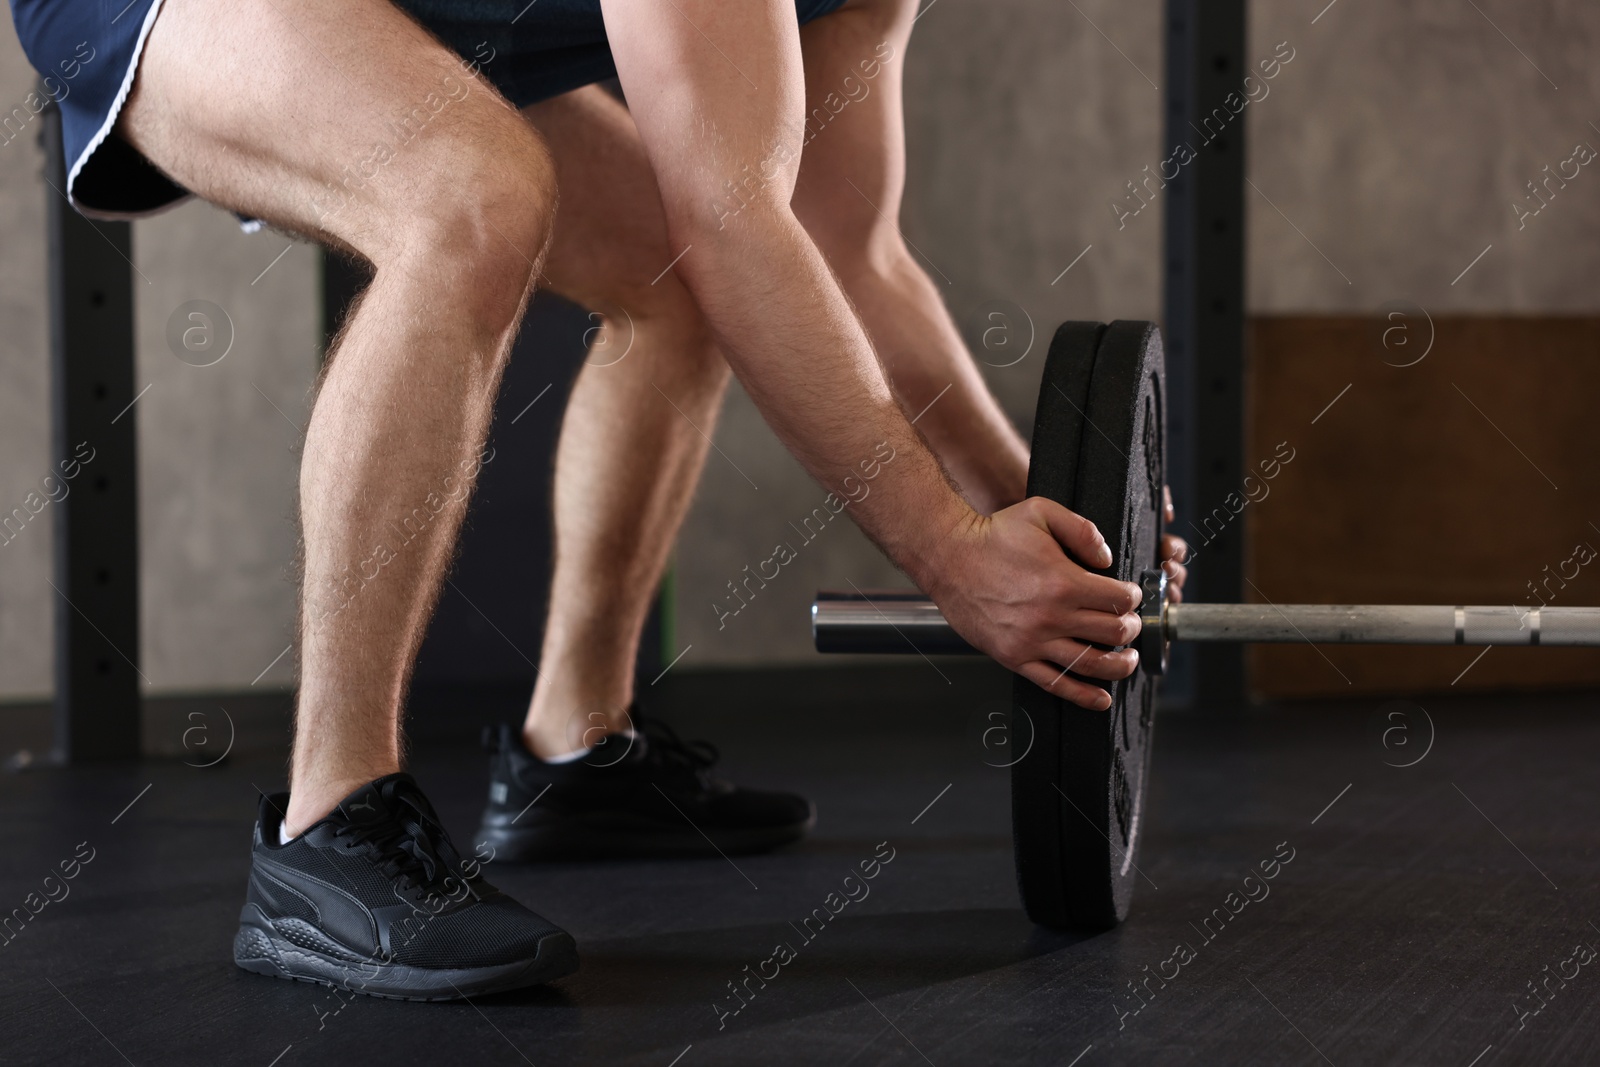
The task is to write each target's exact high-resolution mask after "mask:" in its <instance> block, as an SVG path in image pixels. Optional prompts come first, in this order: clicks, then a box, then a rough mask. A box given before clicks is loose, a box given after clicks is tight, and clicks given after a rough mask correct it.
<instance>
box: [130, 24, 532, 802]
mask: <svg viewBox="0 0 1600 1067" xmlns="http://www.w3.org/2000/svg"><path fill="white" fill-rule="evenodd" d="M319 87H322V88H326V87H337V90H338V91H337V92H336V93H332V94H329V93H327V92H322V91H320V90H319ZM120 130H121V132H122V133H123V135H124V136H125V137H126V138H127V139H128V140H130V141H131V142H132V143H133V144H134V145H136V146H137V147H138V148H139V149H140V150H141V151H143V152H144V153H145V154H146V155H147V156H149V157H150V159H151V160H153V161H154V162H155V163H156V164H157V165H158V166H160V167H161V168H162V169H164V170H166V171H167V172H168V173H169V174H171V175H172V176H173V177H174V178H176V179H177V180H178V181H180V182H181V183H183V184H184V185H185V186H187V187H188V188H190V189H192V190H194V191H195V192H196V193H198V194H200V195H201V196H202V197H204V198H206V199H208V200H211V201H213V202H215V203H218V204H221V205H224V206H227V207H230V208H234V209H236V210H239V211H241V212H247V213H250V214H254V215H257V216H260V217H262V218H265V219H267V220H268V221H270V222H272V223H274V224H276V225H280V226H283V227H285V228H287V229H291V230H294V231H297V232H300V233H304V234H307V235H310V236H313V237H315V238H317V239H319V240H321V241H323V242H325V243H329V244H333V245H336V246H339V247H343V248H346V249H349V250H351V251H353V252H354V253H356V254H358V255H360V256H362V257H363V258H365V259H367V260H368V261H370V262H371V263H372V264H373V265H374V267H375V268H376V272H375V278H374V281H373V283H372V285H371V286H370V288H369V289H368V290H367V292H366V294H365V295H364V297H363V298H362V300H361V302H360V306H359V307H358V308H357V309H356V311H355V312H354V313H353V314H352V316H351V318H350V320H349V321H348V323H347V325H346V328H345V329H344V331H343V333H342V336H341V338H340V340H339V343H338V346H337V350H336V352H335V353H334V354H333V356H332V358H331V359H330V361H329V366H328V368H327V371H326V373H325V374H324V376H323V380H322V383H321V389H320V393H319V396H318V398H317V402H316V405H315V408H314V410H313V412H312V416H311V422H310V426H309V428H308V430H307V434H306V443H305V452H304V458H303V460H302V463H301V477H300V497H301V501H300V507H301V518H302V522H303V524H304V538H305V550H304V555H305V575H304V582H305V588H304V591H303V595H302V610H301V683H300V694H299V703H298V709H297V715H296V736H295V748H294V761H293V771H292V774H293V784H294V789H293V792H292V797H291V801H290V809H289V812H288V818H287V820H286V827H287V829H288V831H289V832H290V833H291V834H293V833H296V832H298V831H299V830H300V829H303V828H304V827H306V826H307V825H308V824H310V823H311V822H313V821H315V820H316V819H317V818H319V817H320V816H322V815H323V814H325V813H327V812H328V811H329V810H330V809H331V808H332V807H333V806H334V805H335V804H336V803H337V802H338V801H339V800H340V799H341V798H342V797H343V796H345V795H346V794H348V793H349V792H350V791H351V790H352V789H354V788H356V787H358V786H360V785H362V784H364V783H366V782H368V781H370V780H371V779H373V778H376V777H379V776H381V775H384V774H387V773H390V772H393V771H396V770H398V769H399V766H400V758H401V746H400V739H399V728H398V719H399V712H400V702H401V699H402V695H403V693H404V690H405V686H406V681H407V676H408V673H409V670H410V667H411V662H412V659H413V657H414V655H415V652H416V648H417V645H418V642H419V641H420V638H421V635H422V631H423V626H424V624H425V622H426V620H427V618H428V615H429V613H430V611H431V610H432V606H433V603H434V601H435V599H436V596H437V592H438V587H439V584H440V581H441V577H442V573H443V568H444V566H445V563H446V558H447V555H448V553H449V549H450V546H451V544H452V543H453V541H454V538H455V535H456V531H457V528H458V526H459V524H460V521H461V516H462V513H463V511H464V509H465V506H466V497H467V494H468V492H469V491H470V488H471V485H472V482H473V476H474V475H475V473H476V466H475V459H476V457H477V455H478V452H479V450H480V449H481V447H482V444H483V439H484V436H485V433H486V429H487V425H488V420H489V416H490V411H491V407H492V402H493V396H494V392H495V389H496V386H497V383H498V380H499V376H500V371H501V368H502V366H503V364H504V359H505V356H506V351H507V348H508V345H509V343H510V340H511V338H512V336H513V334H514V331H515V327H516V324H517V321H518V319H519V317H520V315H521V312H522V308H523V305H524V303H525V300H526V294H527V291H528V288H529V284H530V281H531V279H532V277H533V275H534V272H535V263H536V262H537V261H538V260H539V259H540V257H541V255H542V253H543V250H544V246H545V244H546V242H547V239H548V233H549V222H550V217H551V212H552V210H553V205H554V198H555V187H554V180H553V173H552V170H551V167H550V164H549V161H548V157H547V156H546V154H545V152H544V149H543V146H542V145H541V143H540V142H539V139H538V136H537V135H536V134H535V133H534V132H533V131H532V130H531V129H530V128H529V127H528V126H527V124H526V123H524V122H522V121H521V120H520V119H519V118H518V116H517V115H516V113H515V112H514V111H513V110H512V109H511V108H510V106H509V105H508V104H506V103H505V102H504V100H503V99H502V98H500V97H499V96H498V95H497V94H496V93H495V92H494V91H493V90H492V89H491V88H489V87H488V85H487V84H486V83H484V82H482V81H477V80H474V79H473V78H471V77H470V76H469V75H468V74H466V73H465V72H464V71H463V69H462V68H461V66H460V63H459V61H458V59H457V58H456V57H455V56H454V55H453V54H451V53H450V52H448V51H447V50H446V49H444V48H443V47H442V46H440V45H439V44H438V43H437V42H435V41H434V40H432V39H431V38H429V37H428V36H427V35H426V34H425V33H423V32H422V31H421V30H420V29H419V28H417V27H416V25H415V24H413V23H412V22H411V21H409V20H408V19H407V18H405V17H404V16H403V15H402V14H400V13H399V12H398V11H397V10H396V9H395V8H394V7H393V6H391V5H390V4H388V3H386V2H383V0H317V2H311V0H239V2H238V3H230V4H224V5H216V4H206V3H202V2H200V0H167V2H166V4H165V6H164V7H163V8H162V11H161V14H160V16H159V17H158V19H157V21H156V23H155V27H154V29H153V30H152V32H151V34H150V37H149V40H148V42H147V44H146V47H145V50H144V56H143V59H142V61H141V64H140V74H139V77H138V79H137V82H136V86H135V91H134V93H133V95H132V97H131V98H130V100H129V102H128V105H127V107H126V108H125V109H124V111H123V116H122V120H121V124H120ZM379 146H385V147H387V149H388V151H387V152H386V153H384V154H383V158H382V159H381V160H377V161H375V156H374V149H375V148H377V147H379ZM347 181H348V184H345V183H346V182H347ZM408 522H409V523H410V529H409V530H408V532H407V534H405V535H397V533H396V528H397V527H404V526H405V524H407V523H408Z"/></svg>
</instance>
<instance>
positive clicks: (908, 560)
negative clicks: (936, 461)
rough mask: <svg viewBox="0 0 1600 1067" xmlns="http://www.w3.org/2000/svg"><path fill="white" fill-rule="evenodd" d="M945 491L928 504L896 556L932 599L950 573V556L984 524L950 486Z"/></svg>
mask: <svg viewBox="0 0 1600 1067" xmlns="http://www.w3.org/2000/svg"><path fill="white" fill-rule="evenodd" d="M942 488H944V489H945V492H943V493H940V494H939V498H938V499H937V500H936V501H930V502H929V504H930V506H928V507H927V508H925V509H924V510H923V511H922V513H921V514H920V515H919V517H918V520H917V521H916V523H915V524H914V526H913V527H912V528H911V534H910V536H909V537H908V539H907V540H906V541H905V542H904V544H903V546H902V547H901V549H900V551H898V552H896V553H894V555H895V556H896V559H895V562H896V563H898V564H900V567H901V569H902V570H904V571H905V572H906V574H907V576H909V577H910V578H911V580H912V582H914V583H915V584H916V586H917V588H919V589H921V590H922V591H923V592H924V593H927V594H929V595H930V596H932V595H933V594H934V589H935V587H936V586H938V585H940V584H941V583H942V582H943V580H944V578H945V576H947V575H948V574H950V573H951V570H952V565H951V562H950V557H951V554H952V553H953V552H954V551H956V550H958V549H959V548H960V547H961V546H962V545H963V544H965V542H966V536H965V535H966V534H967V532H968V531H969V530H971V529H972V527H973V526H974V525H975V524H978V523H981V522H983V521H985V520H984V516H983V515H982V514H981V513H979V512H978V511H976V510H974V509H973V507H972V506H971V505H970V504H968V503H967V501H966V499H965V498H964V497H962V496H961V494H960V493H957V492H956V491H955V490H954V489H951V488H949V487H948V486H943V487H942Z"/></svg>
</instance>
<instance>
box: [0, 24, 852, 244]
mask: <svg viewBox="0 0 1600 1067" xmlns="http://www.w3.org/2000/svg"><path fill="white" fill-rule="evenodd" d="M729 2H730V3H739V2H740V0H729ZM844 2H845V0H795V11H796V13H797V14H798V15H799V17H800V21H801V22H802V23H804V22H809V21H810V20H812V19H814V18H817V17H818V16H821V15H825V14H827V13H828V12H830V11H834V10H837V9H838V8H839V7H840V6H842V5H843V4H844ZM398 6H400V7H401V8H402V9H404V10H406V11H408V12H410V13H411V15H412V16H413V17H415V18H416V19H417V20H418V21H419V22H421V23H422V24H423V25H424V26H426V27H427V28H428V29H429V30H430V31H432V32H433V33H434V34H436V35H437V36H438V37H439V38H440V40H442V41H443V42H444V43H445V44H446V45H448V46H449V47H450V48H452V49H454V50H455V51H456V53H457V54H458V55H460V56H461V57H462V59H464V60H467V61H470V62H473V63H476V64H477V65H478V66H479V69H480V71H481V73H482V74H483V76H485V77H487V78H488V79H489V80H490V81H491V82H493V83H494V85H495V87H496V88H497V89H499V90H500V92H502V93H504V94H505V96H506V98H507V99H509V100H510V101H511V102H512V103H513V104H515V105H516V106H517V107H524V106H526V105H528V104H531V103H534V102H535V101H537V100H546V99H549V98H550V97H552V96H558V95H560V94H561V93H565V92H568V91H570V90H572V89H576V88H578V87H580V86H583V85H590V84H593V83H594V82H598V81H604V80H606V79H607V78H612V77H615V76H616V73H617V68H616V63H615V62H614V61H613V59H612V58H611V46H610V45H609V44H608V43H607V42H606V30H605V22H604V20H603V19H602V18H601V15H600V0H398ZM160 8H161V0H131V2H130V0H11V17H12V20H13V21H14V22H15V23H16V28H17V37H18V38H19V39H20V40H21V41H22V48H23V51H24V52H26V53H27V55H28V61H29V62H30V63H32V64H33V68H34V70H36V71H38V72H39V74H40V76H41V77H42V78H43V79H44V90H43V92H42V93H33V94H29V96H28V98H27V101H26V102H25V104H24V105H23V107H24V108H25V109H26V110H27V111H28V112H30V113H31V114H37V113H38V111H39V109H41V108H42V107H43V106H44V104H45V103H46V99H45V97H46V95H48V97H49V98H51V99H54V100H56V101H57V102H58V103H59V104H60V107H61V122H62V132H63V138H62V139H63V141H64V143H65V145H66V155H67V197H68V199H69V200H71V202H72V206H73V207H75V208H77V209H78V210H79V211H81V212H83V213H84V214H85V215H91V216H95V217H98V218H113V219H126V218H136V217H138V216H141V215H149V214H152V213H154V212H156V211H159V210H161V209H163V208H166V207H170V206H172V205H173V204H175V203H177V202H178V201H180V200H182V199H184V198H186V197H188V196H190V195H191V194H190V193H189V191H188V190H187V189H184V188H183V187H182V186H180V185H178V184H177V183H175V182H173V181H172V180H171V179H170V178H168V177H167V176H166V175H164V174H162V173H161V172H160V171H159V170H157V169H156V168H155V166H154V165H152V164H151V163H150V161H149V160H147V159H145V158H144V156H142V155H140V154H139V153H138V152H137V151H135V150H134V149H133V147H132V146H130V145H129V144H128V143H127V142H126V141H124V140H122V139H121V138H120V137H118V136H117V135H116V134H115V133H114V132H113V130H112V127H113V126H115V125H116V121H117V115H118V113H119V112H120V111H121V110H122V104H123V101H125V100H126V99H127V98H128V91H129V90H130V89H131V88H132V87H133V76H134V73H135V72H136V71H137V70H138V67H139V53H140V52H141V51H142V50H143V48H144V41H145V37H147V36H148V35H149V33H150V27H151V26H152V25H154V24H155V20H156V14H157V12H158V11H159V10H160ZM29 117H31V115H25V116H22V117H21V118H20V119H18V118H16V116H15V113H13V117H12V119H11V120H9V121H6V120H0V126H3V132H0V140H9V139H11V138H12V137H14V136H16V135H17V134H18V133H20V129H19V130H17V131H13V130H12V129H11V127H12V126H19V125H20V124H22V123H24V122H25V120H26V119H27V118H29Z"/></svg>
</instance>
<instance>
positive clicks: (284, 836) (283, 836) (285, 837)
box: [278, 822, 294, 845]
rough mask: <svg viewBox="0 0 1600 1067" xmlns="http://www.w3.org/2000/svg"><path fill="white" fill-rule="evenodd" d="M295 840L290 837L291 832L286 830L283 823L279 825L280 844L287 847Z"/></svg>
mask: <svg viewBox="0 0 1600 1067" xmlns="http://www.w3.org/2000/svg"><path fill="white" fill-rule="evenodd" d="M293 840H294V838H292V837H290V836H289V831H288V830H286V829H284V826H283V823H281V822H280V823H279V824H278V844H280V845H287V844H288V843H289V842H290V841H293Z"/></svg>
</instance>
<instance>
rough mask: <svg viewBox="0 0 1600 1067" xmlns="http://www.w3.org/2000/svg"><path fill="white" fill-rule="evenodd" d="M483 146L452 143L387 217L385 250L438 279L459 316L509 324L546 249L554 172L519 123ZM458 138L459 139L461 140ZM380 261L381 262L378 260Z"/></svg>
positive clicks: (543, 152) (552, 216) (553, 199)
mask: <svg viewBox="0 0 1600 1067" xmlns="http://www.w3.org/2000/svg"><path fill="white" fill-rule="evenodd" d="M508 127H509V128H508V129H507V131H506V132H505V133H504V134H503V135H501V136H499V137H496V138H493V139H491V140H489V141H487V142H478V143H472V144H468V143H460V142H458V143H457V144H454V145H452V146H450V151H449V152H448V153H441V154H446V155H448V158H444V159H440V160H438V161H436V162H435V163H433V164H432V165H431V166H430V167H429V168H428V176H427V178H426V179H425V180H421V181H418V182H416V183H415V185H414V186H413V188H411V189H409V190H407V194H408V195H406V196H405V197H404V198H402V202H401V203H399V204H397V205H396V209H395V211H394V212H393V213H392V215H391V219H392V223H393V225H394V232H393V234H392V238H391V239H389V240H386V241H385V242H384V244H385V246H386V247H385V254H386V256H387V258H389V259H390V260H393V261H396V262H398V263H403V264H405V265H407V266H409V267H412V268H415V269H418V270H420V271H422V272H423V273H424V274H425V275H426V276H428V277H431V278H434V279H436V281H437V284H438V285H440V286H441V291H442V292H443V293H447V294H448V299H450V300H451V301H452V303H453V304H454V305H455V306H457V307H459V308H460V309H461V310H462V311H463V312H465V313H470V314H472V315H473V316H474V317H475V318H477V319H478V320H479V321H482V322H485V323H486V324H496V325H500V326H502V327H503V326H508V325H510V324H511V323H512V322H513V321H514V320H515V319H516V317H517V316H518V314H519V313H520V311H521V308H522V305H523V302H524V299H525V297H526V296H527V294H528V291H529V289H530V288H531V287H532V286H533V285H534V283H535V281H536V279H537V278H538V275H539V272H540V265H541V264H542V262H543V260H544V256H545V253H546V250H547V249H548V247H549V243H550V235H551V232H552V230H553V224H554V220H555V211H556V199H557V193H556V182H555V168H554V166H553V164H552V163H551V160H550V156H549V153H548V152H547V151H546V150H545V147H544V144H543V142H541V141H540V140H539V138H538V135H537V134H534V133H533V131H531V130H529V129H527V127H526V126H525V125H524V124H522V123H520V122H512V123H509V124H508ZM464 141H465V139H463V142H464ZM379 266H380V268H381V266H382V262H381V261H380V263H379Z"/></svg>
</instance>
